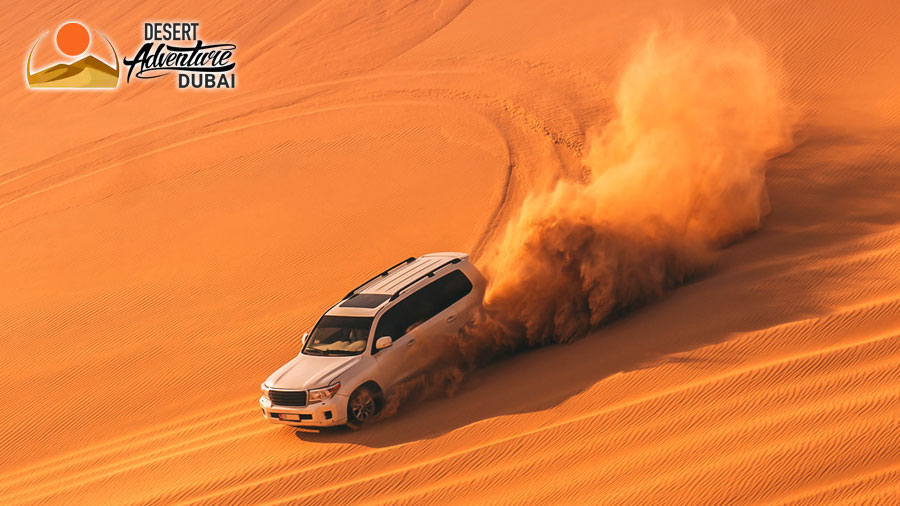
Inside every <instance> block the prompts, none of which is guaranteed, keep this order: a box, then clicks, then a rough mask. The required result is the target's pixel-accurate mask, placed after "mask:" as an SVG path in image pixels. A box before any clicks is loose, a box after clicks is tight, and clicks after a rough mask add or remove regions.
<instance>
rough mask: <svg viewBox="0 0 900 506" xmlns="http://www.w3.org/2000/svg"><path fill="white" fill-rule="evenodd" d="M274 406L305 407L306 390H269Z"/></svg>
mask: <svg viewBox="0 0 900 506" xmlns="http://www.w3.org/2000/svg"><path fill="white" fill-rule="evenodd" d="M269 399H270V400H271V401H272V404H273V405H275V406H306V390H269Z"/></svg>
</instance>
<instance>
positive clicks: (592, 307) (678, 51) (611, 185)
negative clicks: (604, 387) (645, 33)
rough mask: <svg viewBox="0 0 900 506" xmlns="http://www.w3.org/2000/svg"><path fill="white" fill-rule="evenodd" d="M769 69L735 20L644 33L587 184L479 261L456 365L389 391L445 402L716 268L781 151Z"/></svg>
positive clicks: (596, 144)
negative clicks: (490, 373)
mask: <svg viewBox="0 0 900 506" xmlns="http://www.w3.org/2000/svg"><path fill="white" fill-rule="evenodd" d="M779 90H780V85H779V79H778V77H777V73H776V72H775V71H774V66H772V65H771V64H770V62H769V61H768V60H767V58H766V57H765V54H764V52H763V51H762V49H761V48H760V46H759V45H757V44H756V43H755V42H754V41H752V40H751V39H750V38H749V37H747V36H745V35H744V34H743V33H742V32H741V31H740V29H739V28H738V27H737V25H736V23H735V22H734V21H733V19H730V18H725V19H723V22H722V23H721V24H720V28H718V29H717V30H716V31H714V32H709V31H706V32H703V33H696V32H691V33H686V32H685V31H684V30H682V29H679V28H668V29H666V30H658V31H656V32H654V33H652V34H651V35H650V36H649V38H648V39H647V40H646V42H645V43H644V44H642V45H641V46H640V47H639V48H638V50H637V51H636V53H635V55H634V57H633V58H632V59H631V61H630V63H629V64H628V65H627V67H626V68H625V70H624V72H623V74H622V76H621V80H620V83H619V89H618V94H617V96H616V111H617V113H616V116H615V117H614V119H613V120H612V121H610V122H609V123H607V124H606V125H604V126H602V128H600V129H599V133H598V134H597V135H593V136H589V139H588V145H589V150H588V154H587V156H586V157H585V158H584V165H585V168H586V169H587V171H588V174H589V177H588V178H587V181H570V180H563V181H560V182H558V183H557V184H556V186H555V187H554V188H553V189H552V190H550V191H547V192H545V193H536V194H532V195H530V196H529V197H528V198H527V199H526V200H525V202H524V203H523V205H522V207H521V209H520V210H519V212H518V214H517V215H516V216H515V217H514V218H513V219H512V220H511V221H510V222H509V223H508V225H507V226H506V229H505V230H504V231H503V233H502V234H501V235H500V237H499V239H498V240H497V241H496V243H495V244H494V245H493V246H492V247H491V248H490V249H489V250H488V251H487V252H486V254H485V255H483V256H482V257H481V258H480V259H479V260H478V264H479V268H480V269H481V270H482V272H484V273H485V275H486V277H487V278H488V288H487V293H486V294H485V306H484V309H483V311H481V312H480V313H479V314H478V315H477V316H476V318H475V320H474V321H473V322H472V323H470V324H469V325H468V326H467V327H466V328H465V329H464V330H463V332H462V333H461V334H460V335H459V336H458V337H459V338H458V340H457V342H456V343H454V344H455V345H454V347H453V352H452V353H450V354H448V355H447V356H448V357H449V356H450V355H452V356H453V358H452V359H449V358H448V360H446V361H445V362H443V363H441V364H439V365H437V366H435V367H433V368H431V370H430V371H429V372H428V373H426V374H424V375H421V376H419V377H417V378H415V379H414V380H413V381H411V382H409V383H408V384H407V385H404V386H402V387H400V388H398V390H397V392H395V393H394V395H392V398H391V399H390V400H389V402H388V405H387V409H386V410H385V413H384V414H383V415H384V416H390V415H391V414H393V413H394V412H395V411H396V409H397V408H398V406H399V405H400V404H402V403H405V402H407V401H417V400H423V399H425V398H430V397H435V396H441V395H452V394H453V393H454V392H455V391H456V390H457V389H458V387H459V384H460V382H461V381H462V380H463V379H464V377H465V373H466V372H467V371H470V370H472V369H473V368H475V367H478V366H481V365H484V364H485V363H488V362H490V361H491V360H492V359H494V358H495V357H497V356H498V355H500V354H504V353H509V352H512V351H516V350H519V349H523V348H529V347H535V346H540V345H544V344H550V343H562V342H567V341H570V340H572V339H576V338H578V337H580V336H583V335H584V334H586V333H587V332H588V331H590V330H591V329H594V328H596V327H598V326H599V325H601V324H602V323H603V322H604V321H606V320H608V319H609V318H610V317H611V316H614V315H616V314H619V313H621V312H623V311H625V310H627V309H629V308H632V307H635V306H638V305H640V304H642V303H646V302H648V301H651V300H653V299H656V298H658V297H660V295H661V294H662V293H663V292H664V291H665V290H666V289H668V288H672V287H674V286H676V285H678V284H680V283H683V282H684V281H685V280H686V279H687V278H688V277H690V276H692V275H696V274H698V273H700V272H702V271H703V270H704V269H708V268H709V267H710V266H712V265H713V264H714V262H715V260H716V252H717V250H719V249H721V248H722V247H723V246H725V245H727V244H728V243H730V242H733V241H735V240H736V239H739V238H740V237H741V236H742V235H744V234H746V233H747V232H749V231H752V230H754V229H756V228H758V227H759V225H760V220H761V218H762V217H763V216H764V215H765V214H766V213H767V212H768V210H769V207H768V199H767V194H766V188H765V163H766V161H767V160H768V159H769V158H771V157H772V156H773V155H774V154H777V153H779V152H783V151H785V150H787V149H788V148H789V147H790V123H791V122H790V120H789V117H790V114H789V112H788V107H787V106H786V103H785V102H784V101H783V100H782V99H781V98H780V95H779Z"/></svg>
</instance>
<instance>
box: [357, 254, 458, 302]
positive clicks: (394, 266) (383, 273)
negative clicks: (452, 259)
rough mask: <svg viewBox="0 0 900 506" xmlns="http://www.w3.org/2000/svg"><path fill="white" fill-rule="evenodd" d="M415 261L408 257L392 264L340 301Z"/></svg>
mask: <svg viewBox="0 0 900 506" xmlns="http://www.w3.org/2000/svg"><path fill="white" fill-rule="evenodd" d="M415 259H416V257H409V258H407V259H406V260H403V261H401V262H397V263H396V264H394V265H392V266H390V267H388V268H387V269H386V270H385V271H384V272H382V273H381V274H378V275H376V276H373V277H372V278H370V279H369V280H367V281H366V282H365V283H363V284H361V285H359V286H357V287H356V288H354V289H353V290H350V293H348V294H347V295H344V298H343V299H341V300H346V299H349V298H350V297H353V296H354V295H356V291H357V290H359V289H360V288H362V287H364V286H366V285H368V284H369V283H371V282H372V281H375V280H376V279H378V278H383V277H385V276H387V275H388V274H389V273H390V272H391V271H392V270H394V269H396V268H397V267H400V266H401V265H405V264H408V263H410V262H412V261H414V260H415ZM441 267H443V266H441ZM404 288H405V287H404Z"/></svg>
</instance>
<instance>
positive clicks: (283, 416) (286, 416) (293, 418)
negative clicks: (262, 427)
mask: <svg viewBox="0 0 900 506" xmlns="http://www.w3.org/2000/svg"><path fill="white" fill-rule="evenodd" d="M278 416H279V417H280V418H281V419H282V420H285V421H288V422H299V421H300V415H292V414H289V413H282V414H280V415H278Z"/></svg>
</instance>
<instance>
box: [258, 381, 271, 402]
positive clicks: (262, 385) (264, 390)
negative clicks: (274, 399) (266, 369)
mask: <svg viewBox="0 0 900 506" xmlns="http://www.w3.org/2000/svg"><path fill="white" fill-rule="evenodd" d="M259 389H260V390H262V394H263V397H265V398H266V399H268V398H269V387H267V386H266V383H265V382H262V383H260V385H259Z"/></svg>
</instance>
